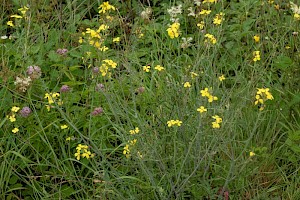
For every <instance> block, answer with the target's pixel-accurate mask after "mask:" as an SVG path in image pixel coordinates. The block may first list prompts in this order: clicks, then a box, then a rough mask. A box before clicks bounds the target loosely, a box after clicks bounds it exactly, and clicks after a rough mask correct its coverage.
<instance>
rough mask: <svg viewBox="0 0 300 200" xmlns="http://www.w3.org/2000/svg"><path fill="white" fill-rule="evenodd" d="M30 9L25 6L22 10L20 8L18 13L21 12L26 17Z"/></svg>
mask: <svg viewBox="0 0 300 200" xmlns="http://www.w3.org/2000/svg"><path fill="white" fill-rule="evenodd" d="M28 9H29V8H28V7H27V6H24V7H22V8H19V9H18V11H20V12H21V13H22V15H23V16H24V15H25V14H26V12H27V10H28Z"/></svg>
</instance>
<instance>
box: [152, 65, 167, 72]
mask: <svg viewBox="0 0 300 200" xmlns="http://www.w3.org/2000/svg"><path fill="white" fill-rule="evenodd" d="M154 69H156V70H157V71H162V70H164V69H165V68H164V67H162V66H160V65H156V67H154Z"/></svg>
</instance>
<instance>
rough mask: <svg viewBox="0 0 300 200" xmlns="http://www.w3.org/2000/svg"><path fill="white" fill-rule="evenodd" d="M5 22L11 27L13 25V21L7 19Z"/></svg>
mask: <svg viewBox="0 0 300 200" xmlns="http://www.w3.org/2000/svg"><path fill="white" fill-rule="evenodd" d="M6 24H7V25H8V26H11V27H14V26H15V25H14V23H13V21H8V22H7V23H6Z"/></svg>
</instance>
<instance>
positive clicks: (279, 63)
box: [274, 55, 293, 70]
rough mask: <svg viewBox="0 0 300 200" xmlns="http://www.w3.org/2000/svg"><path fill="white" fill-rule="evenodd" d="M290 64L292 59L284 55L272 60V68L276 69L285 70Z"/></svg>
mask: <svg viewBox="0 0 300 200" xmlns="http://www.w3.org/2000/svg"><path fill="white" fill-rule="evenodd" d="M292 64H293V61H292V59H291V58H289V57H287V56H285V55H280V56H278V57H277V58H276V59H275V60H274V67H275V68H277V69H282V70H285V69H287V68H289V67H290V66H291V65H292Z"/></svg>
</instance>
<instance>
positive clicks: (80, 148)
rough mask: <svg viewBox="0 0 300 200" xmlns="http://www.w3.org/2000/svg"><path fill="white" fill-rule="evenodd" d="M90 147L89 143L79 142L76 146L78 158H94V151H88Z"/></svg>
mask: <svg viewBox="0 0 300 200" xmlns="http://www.w3.org/2000/svg"><path fill="white" fill-rule="evenodd" d="M88 149H89V147H88V146H87V145H82V144H78V145H77V147H76V153H75V154H74V156H75V157H76V159H77V160H80V158H87V159H90V158H93V157H94V156H95V154H94V153H91V151H88Z"/></svg>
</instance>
